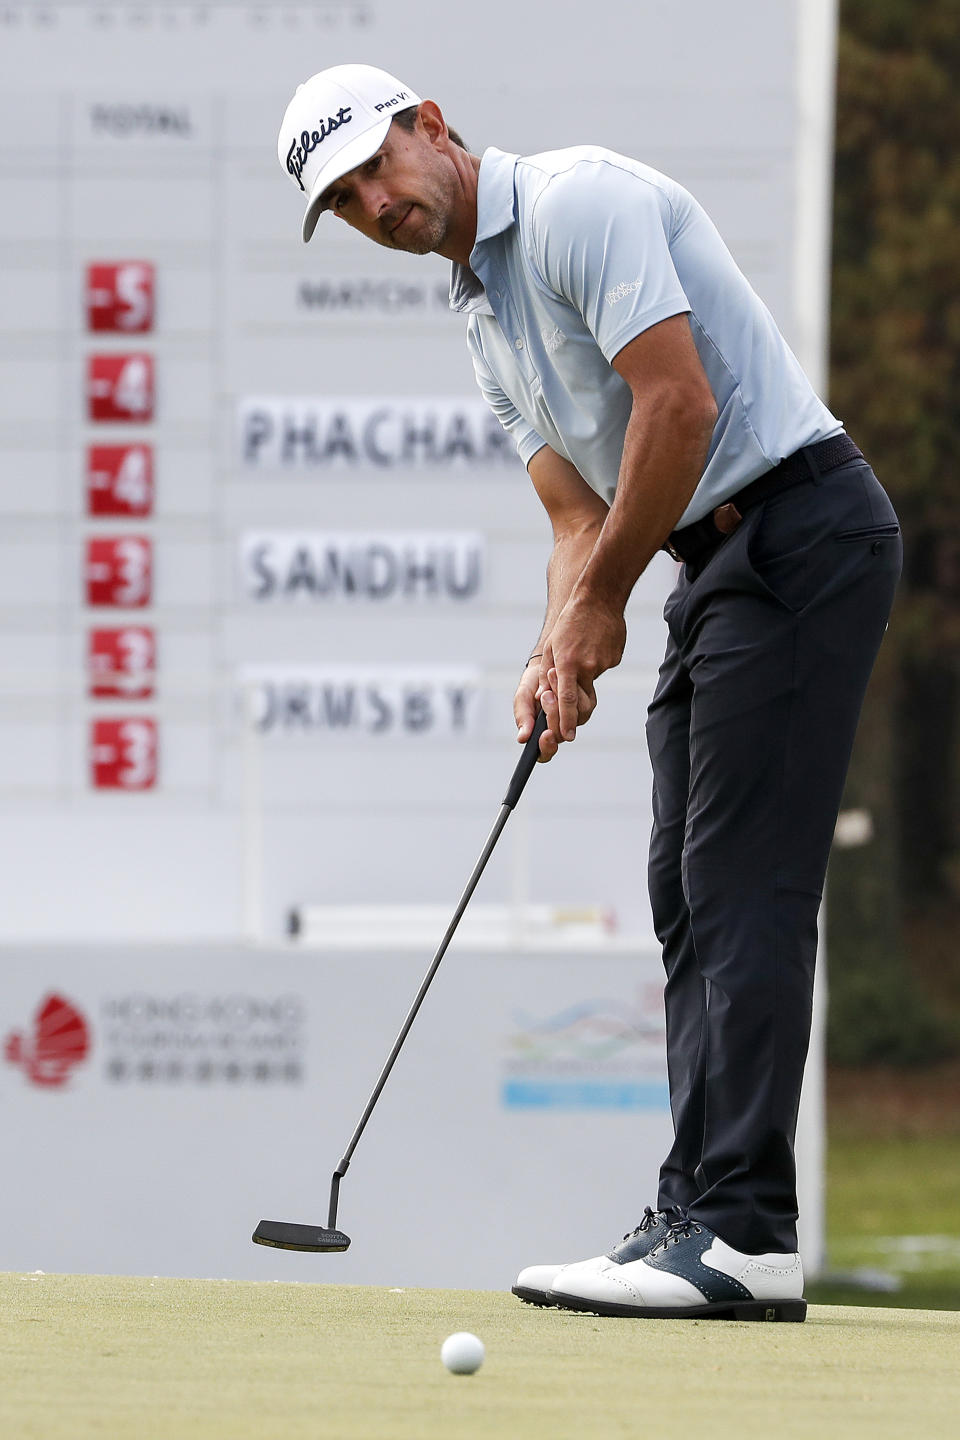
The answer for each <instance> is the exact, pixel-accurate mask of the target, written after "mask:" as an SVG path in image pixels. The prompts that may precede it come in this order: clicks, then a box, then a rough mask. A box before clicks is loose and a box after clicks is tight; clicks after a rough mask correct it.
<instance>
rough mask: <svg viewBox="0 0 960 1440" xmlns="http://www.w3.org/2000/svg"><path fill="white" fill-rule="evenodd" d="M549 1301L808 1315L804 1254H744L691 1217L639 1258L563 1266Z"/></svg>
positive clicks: (675, 1314) (646, 1309)
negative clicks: (803, 1264)
mask: <svg viewBox="0 0 960 1440" xmlns="http://www.w3.org/2000/svg"><path fill="white" fill-rule="evenodd" d="M518 1283H519V1282H518ZM546 1304H548V1305H556V1306H560V1307H561V1308H562V1309H564V1310H586V1311H589V1312H590V1313H592V1314H594V1315H627V1316H638V1317H642V1318H648V1319H664V1320H668V1319H669V1320H686V1319H690V1320H695V1319H696V1320H699V1319H716V1320H803V1319H804V1318H805V1317H806V1313H807V1302H806V1301H805V1300H804V1299H803V1266H802V1264H801V1262H800V1256H799V1255H796V1254H779V1253H771V1254H767V1255H745V1254H743V1253H742V1252H741V1251H739V1250H734V1249H733V1247H732V1246H731V1245H728V1244H727V1243H726V1242H725V1241H723V1240H721V1239H720V1237H719V1235H716V1234H715V1233H714V1232H713V1231H712V1230H711V1229H709V1228H708V1227H707V1226H706V1225H702V1224H700V1223H699V1222H698V1221H696V1220H691V1219H687V1220H680V1221H677V1222H676V1223H675V1224H673V1225H671V1226H670V1227H669V1229H668V1231H667V1233H666V1234H665V1235H662V1236H661V1237H660V1239H659V1241H658V1242H657V1243H656V1245H655V1246H654V1247H653V1248H652V1249H651V1250H650V1251H649V1252H648V1253H647V1254H646V1255H644V1256H643V1257H642V1258H640V1259H635V1260H634V1259H631V1260H628V1261H627V1262H626V1263H623V1262H618V1261H616V1260H614V1259H612V1258H611V1257H610V1256H607V1255H604V1256H601V1257H600V1258H598V1259H596V1260H583V1261H581V1262H580V1263H579V1264H577V1265H565V1266H564V1267H563V1269H562V1270H559V1271H558V1272H557V1273H556V1275H555V1276H554V1278H553V1284H552V1285H551V1287H550V1288H549V1289H548V1291H547V1298H546Z"/></svg>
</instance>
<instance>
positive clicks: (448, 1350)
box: [440, 1330, 487, 1375]
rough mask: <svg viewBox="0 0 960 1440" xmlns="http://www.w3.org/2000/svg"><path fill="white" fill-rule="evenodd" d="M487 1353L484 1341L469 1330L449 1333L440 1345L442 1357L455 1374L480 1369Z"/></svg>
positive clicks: (469, 1373)
mask: <svg viewBox="0 0 960 1440" xmlns="http://www.w3.org/2000/svg"><path fill="white" fill-rule="evenodd" d="M486 1353H487V1352H486V1351H485V1350H484V1348H483V1341H482V1340H478V1339H477V1337H476V1335H471V1334H470V1332H469V1330H458V1331H457V1333H456V1334H455V1335H448V1336H447V1338H446V1340H444V1342H443V1344H442V1345H441V1347H440V1359H441V1360H442V1361H443V1363H444V1365H446V1367H447V1369H448V1370H449V1371H450V1372H451V1373H452V1374H454V1375H472V1374H473V1372H474V1370H479V1369H480V1366H481V1365H482V1364H483V1357H484V1355H485V1354H486Z"/></svg>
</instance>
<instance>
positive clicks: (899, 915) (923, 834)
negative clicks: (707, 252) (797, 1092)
mask: <svg viewBox="0 0 960 1440" xmlns="http://www.w3.org/2000/svg"><path fill="white" fill-rule="evenodd" d="M958 81H960V3H958V0H841V9H840V36H839V49H838V76H837V129H836V166H835V188H834V236H833V241H834V243H833V294H832V317H831V388H830V400H831V407H832V409H833V410H834V413H835V414H838V415H839V416H841V417H842V418H843V419H844V421H845V423H846V426H847V428H848V430H849V431H850V432H851V434H852V435H853V436H854V438H855V439H856V440H857V442H858V444H860V446H861V447H862V449H863V450H864V451H865V453H866V454H867V456H868V458H870V460H871V461H872V463H873V465H874V467H875V469H876V470H877V472H878V474H879V476H880V479H881V480H882V481H883V483H884V484H885V485H886V487H887V489H888V490H889V492H890V494H891V496H892V498H893V500H894V503H895V504H896V506H897V509H898V511H899V514H900V518H901V522H902V526H903V533H904V545H905V569H904V578H903V581H902V583H901V587H900V592H899V596H898V600H897V603H896V607H895V610H894V615H893V619H892V621H891V626H890V632H889V635H888V637H887V642H886V644H885V647H884V649H885V653H884V655H883V656H882V659H881V663H880V665H879V666H878V672H877V675H876V677H875V680H874V682H873V684H872V685H871V689H870V692H869V695H868V699H867V705H866V708H865V715H864V722H863V725H862V729H861V735H860V738H859V740H858V744H857V749H856V753H855V757H854V763H853V766H852V768H851V775H850V781H849V785H848V802H847V803H854V804H866V805H867V806H868V808H870V809H871V811H872V813H873V814H874V818H875V822H876V832H877V837H878V839H877V842H876V843H875V844H874V845H872V846H867V847H865V848H864V850H862V851H859V852H841V853H840V854H838V855H837V856H836V857H835V859H834V862H833V864H832V866H831V881H830V904H829V915H828V923H829V934H830V955H831V994H832V997H833V998H832V1004H831V1028H830V1043H831V1050H832V1053H833V1054H834V1055H835V1057H836V1058H843V1059H845V1060H847V1061H856V1060H858V1059H860V1060H866V1059H874V1060H877V1059H889V1060H901V1061H903V1060H919V1059H923V1058H927V1057H930V1056H932V1055H934V1054H936V1053H941V1052H942V1051H943V1050H944V1049H945V1048H946V1047H947V1045H948V1037H949V1027H945V1026H944V1024H943V1023H942V1022H940V1021H937V1020H934V1018H933V1016H932V1013H931V1008H930V1004H929V1002H928V1001H927V1000H925V999H924V996H923V994H922V992H921V991H920V990H919V989H918V986H917V983H916V982H917V979H918V977H919V976H920V975H921V974H923V973H924V965H923V957H922V956H917V955H915V954H911V953H910V950H909V947H908V946H906V945H905V944H904V934H905V933H906V934H908V935H909V933H910V926H909V921H910V916H911V914H915V913H916V911H917V909H918V907H924V906H927V907H930V906H937V907H939V908H940V911H941V912H942V913H943V915H944V916H945V923H951V924H954V925H956V924H958V923H960V856H958V834H957V818H956V817H957V814H958V798H960V796H958V790H960V783H958V781H960V764H958V731H960V727H958V714H960V504H958V500H957V495H958V477H957V473H956V472H957V469H958V457H960V400H958V395H960V386H958V382H960V143H958V142H960V83H958ZM905 922H906V926H907V928H906V932H905V930H904V923H905ZM958 956H960V950H958ZM956 963H957V968H958V971H960V958H958V960H957V962H956ZM934 998H936V997H934ZM865 1016H869V1019H868V1020H867V1021H866V1022H865V1020H864V1017H865Z"/></svg>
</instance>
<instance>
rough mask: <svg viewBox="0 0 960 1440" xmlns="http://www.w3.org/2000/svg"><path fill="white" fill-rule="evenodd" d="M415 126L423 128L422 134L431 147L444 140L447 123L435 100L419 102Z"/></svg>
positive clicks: (446, 132)
mask: <svg viewBox="0 0 960 1440" xmlns="http://www.w3.org/2000/svg"><path fill="white" fill-rule="evenodd" d="M417 124H418V125H420V126H421V127H422V128H423V131H424V134H425V135H426V137H427V139H428V140H429V141H430V144H431V145H436V144H437V143H438V142H439V141H441V140H444V139H446V137H447V134H448V133H449V132H448V131H447V122H446V120H444V118H443V112H442V111H441V109H440V106H439V105H438V104H437V103H436V101H435V100H421V101H420V104H419V106H418V108H417Z"/></svg>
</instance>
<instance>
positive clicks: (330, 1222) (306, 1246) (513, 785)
mask: <svg viewBox="0 0 960 1440" xmlns="http://www.w3.org/2000/svg"><path fill="white" fill-rule="evenodd" d="M546 728H547V717H546V715H544V713H543V711H541V712H540V714H539V715H538V716H537V720H536V724H535V725H534V727H533V734H532V735H531V736H530V739H529V740H528V741H527V743H526V745H524V747H523V753H522V754H521V756H520V760H519V762H518V764H517V768H516V770H514V772H513V778H512V779H511V781H510V784H509V785H508V787H507V793H506V795H505V796H504V798H503V804H502V805H501V806H500V813H499V815H498V816H497V818H496V821H495V822H494V826H493V829H492V830H491V831H490V834H489V835H488V836H487V842H486V844H485V845H484V847H483V851H482V853H481V855H480V859H479V860H478V861H477V863H476V865H475V866H474V867H473V873H472V875H471V876H470V879H469V880H468V881H467V885H466V889H465V890H464V892H463V894H462V895H461V896H460V903H459V904H458V905H457V908H456V910H455V912H454V916H453V919H452V920H451V921H450V924H449V925H448V926H447V930H446V934H445V935H444V937H443V939H442V940H441V941H440V947H439V949H438V950H437V953H436V955H434V957H433V960H432V962H431V965H430V969H429V970H428V971H427V973H426V975H425V976H424V977H423V983H422V985H421V986H420V989H419V990H418V991H417V998H416V999H415V1000H414V1002H413V1004H412V1005H411V1006H410V1009H409V1011H408V1013H407V1018H406V1020H404V1022H403V1025H402V1027H401V1030H400V1034H399V1035H398V1036H397V1038H396V1041H395V1042H394V1046H393V1049H392V1050H391V1051H390V1054H389V1056H388V1058H387V1063H386V1064H385V1065H384V1067H383V1069H382V1070H381V1071H380V1078H379V1080H378V1081H377V1083H376V1085H375V1086H374V1089H373V1094H372V1095H371V1096H370V1099H369V1100H368V1101H367V1108H366V1109H365V1110H364V1112H363V1114H362V1115H361V1117H360V1121H359V1124H358V1125H357V1128H356V1130H354V1132H353V1137H352V1139H351V1141H350V1144H349V1145H348V1146H347V1148H346V1150H345V1151H344V1155H343V1159H342V1160H341V1161H340V1164H339V1165H338V1166H337V1168H336V1170H334V1172H333V1179H332V1181H331V1182H330V1207H329V1211H328V1213H327V1223H326V1226H321V1225H296V1224H293V1223H291V1222H290V1221H287V1220H261V1221H260V1224H259V1225H258V1226H257V1228H256V1230H254V1232H253V1240H254V1243H255V1244H257V1245H272V1246H273V1248H274V1249H275V1250H306V1251H309V1252H312V1253H314V1254H329V1253H333V1252H335V1251H338V1250H346V1248H347V1246H348V1245H349V1244H350V1236H349V1235H345V1234H344V1233H343V1231H342V1230H338V1229H337V1204H338V1201H339V1197H340V1181H341V1180H342V1179H343V1177H344V1175H346V1173H347V1169H348V1167H349V1165H350V1161H351V1159H352V1158H353V1152H354V1150H356V1148H357V1142H358V1141H359V1139H360V1136H361V1135H362V1134H363V1132H364V1129H365V1127H366V1124H367V1121H368V1120H369V1119H370V1116H371V1115H372V1113H373V1107H374V1106H375V1105H376V1103H377V1101H378V1100H379V1099H380V1092H381V1091H382V1089H383V1087H384V1085H385V1084H386V1083H387V1077H388V1076H389V1074H390V1071H391V1070H392V1069H393V1065H394V1061H395V1060H396V1058H397V1056H398V1055H399V1054H400V1050H401V1048H402V1046H403V1042H404V1040H406V1038H407V1035H408V1034H409V1033H410V1027H411V1025H412V1024H413V1022H414V1020H415V1019H416V1018H417V1011H418V1010H419V1009H420V1006H421V1005H422V1004H423V999H424V996H425V995H426V993H427V991H428V990H429V989H430V984H431V982H432V980H433V977H434V975H436V973H437V971H438V970H439V968H440V961H441V960H442V959H443V957H444V954H445V953H446V949H447V946H448V945H449V944H450V941H451V940H452V939H453V934H454V931H455V930H456V928H457V926H458V925H459V923H460V919H461V917H462V915H463V912H464V910H466V908H467V905H468V903H469V901H470V897H471V895H472V894H473V892H474V890H475V889H476V888H477V882H478V880H479V879H480V876H481V875H482V874H483V871H484V867H485V866H486V863H487V861H488V860H489V859H490V856H491V855H492V853H493V847H494V846H495V845H496V843H497V841H498V840H499V839H500V834H501V831H502V830H503V827H504V825H506V823H507V819H508V817H509V815H510V812H511V810H512V809H513V807H514V806H515V805H516V803H517V801H518V800H519V799H520V796H521V795H522V794H523V787H524V786H525V785H526V783H527V781H528V780H529V779H530V776H531V774H532V773H533V767H534V765H535V764H536V763H537V756H538V754H539V751H540V736H541V735H542V734H543V732H544V730H546Z"/></svg>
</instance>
